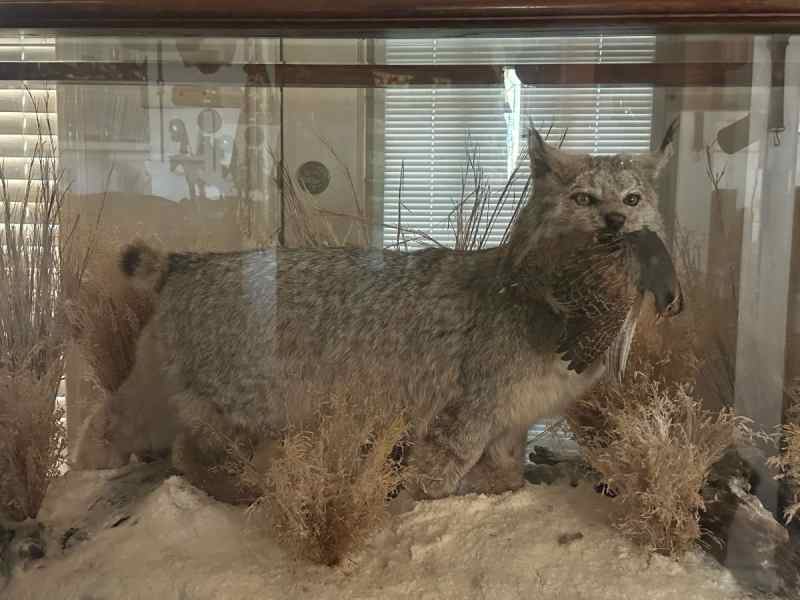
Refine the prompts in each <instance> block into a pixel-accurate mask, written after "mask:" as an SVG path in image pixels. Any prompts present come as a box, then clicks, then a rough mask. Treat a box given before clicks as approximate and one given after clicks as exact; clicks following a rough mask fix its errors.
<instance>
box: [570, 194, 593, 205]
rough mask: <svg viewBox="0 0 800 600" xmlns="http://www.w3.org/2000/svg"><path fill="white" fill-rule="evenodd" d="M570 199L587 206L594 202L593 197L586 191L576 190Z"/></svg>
mask: <svg viewBox="0 0 800 600" xmlns="http://www.w3.org/2000/svg"><path fill="white" fill-rule="evenodd" d="M572 200H573V201H574V202H575V204H577V205H578V206H589V205H591V204H594V197H593V196H590V195H589V194H587V193H586V192H576V193H574V194H572Z"/></svg>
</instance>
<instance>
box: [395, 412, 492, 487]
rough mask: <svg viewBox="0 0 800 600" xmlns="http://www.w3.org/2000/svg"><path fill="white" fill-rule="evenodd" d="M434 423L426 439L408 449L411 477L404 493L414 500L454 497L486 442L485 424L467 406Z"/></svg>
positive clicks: (477, 413) (439, 417) (487, 435)
mask: <svg viewBox="0 0 800 600" xmlns="http://www.w3.org/2000/svg"><path fill="white" fill-rule="evenodd" d="M436 421H438V422H437V424H436V425H435V427H433V428H431V430H430V431H429V432H428V435H427V436H425V438H424V439H422V440H421V441H417V442H414V444H413V445H412V446H411V449H410V458H409V466H410V467H411V468H412V471H411V473H412V476H411V480H410V481H409V482H408V483H407V484H406V489H407V490H408V491H409V492H410V493H411V495H412V497H413V498H414V499H416V500H421V499H426V498H444V497H446V496H451V495H453V494H455V493H456V492H457V491H458V486H459V483H460V482H461V479H462V478H463V477H464V475H466V474H467V473H468V472H469V471H470V470H472V468H473V467H474V466H475V463H477V462H478V459H480V457H481V455H482V454H483V451H484V449H485V447H486V444H487V442H488V438H489V429H488V426H487V422H488V420H487V419H484V418H483V417H481V416H480V412H479V411H477V410H476V411H473V410H470V407H469V406H466V405H465V406H463V407H459V409H458V410H457V412H456V413H455V414H452V413H451V414H447V413H445V414H442V415H439V416H438V417H437V419H436Z"/></svg>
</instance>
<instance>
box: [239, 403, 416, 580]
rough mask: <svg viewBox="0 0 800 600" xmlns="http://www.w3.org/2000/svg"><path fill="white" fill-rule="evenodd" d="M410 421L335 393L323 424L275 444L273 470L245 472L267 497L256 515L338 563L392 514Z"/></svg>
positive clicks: (310, 553)
mask: <svg viewBox="0 0 800 600" xmlns="http://www.w3.org/2000/svg"><path fill="white" fill-rule="evenodd" d="M405 432H406V421H405V419H404V418H403V417H402V416H401V415H396V414H391V413H390V412H387V410H386V409H385V408H384V407H381V406H380V403H378V402H373V401H371V399H369V398H364V399H363V400H361V401H358V400H356V399H355V398H353V397H352V396H351V395H346V394H341V395H337V396H335V397H333V398H332V399H331V400H330V401H329V402H327V403H326V404H325V405H324V406H323V407H322V408H321V410H320V414H319V416H318V421H317V423H314V424H309V425H307V426H293V427H290V428H289V429H288V431H287V432H286V433H285V435H284V436H283V438H282V440H281V441H280V442H276V443H275V444H274V446H275V447H274V448H273V449H272V456H270V460H269V462H268V464H267V466H266V469H265V470H263V469H259V468H258V467H255V466H253V465H252V464H251V465H250V466H249V468H246V469H244V470H243V471H242V474H243V479H244V482H245V484H246V485H247V486H258V487H259V488H260V489H262V490H263V496H262V497H261V498H260V499H259V500H258V501H257V502H256V503H255V504H253V505H252V506H251V508H250V511H251V514H252V515H254V516H256V517H258V518H261V519H264V520H265V522H266V523H267V524H268V526H269V528H270V529H271V530H272V532H273V533H274V535H275V536H276V537H277V538H278V539H279V540H281V541H282V542H283V544H284V545H285V546H286V547H287V548H288V549H289V551H290V552H292V553H294V554H296V555H298V556H300V557H303V558H305V559H308V560H311V561H313V562H316V563H321V564H324V565H329V566H333V565H336V564H338V563H339V562H341V560H342V559H343V558H344V557H345V556H346V555H347V554H348V553H349V552H351V551H352V550H353V549H354V548H356V547H357V546H358V544H360V543H361V542H363V541H364V540H365V539H366V538H367V537H368V536H369V535H370V534H371V533H373V532H374V531H375V530H376V529H378V528H379V527H381V526H382V525H383V524H384V522H385V520H386V518H387V517H388V513H387V508H386V507H387V503H388V502H389V499H390V497H391V495H392V494H393V493H394V492H396V491H397V490H398V488H399V487H400V486H401V484H402V482H403V480H404V477H405V476H406V473H405V472H404V470H403V469H401V468H400V464H399V457H398V448H402V445H403V443H404V439H405Z"/></svg>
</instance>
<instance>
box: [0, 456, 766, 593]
mask: <svg viewBox="0 0 800 600" xmlns="http://www.w3.org/2000/svg"><path fill="white" fill-rule="evenodd" d="M154 469H157V468H156V467H153V466H147V465H145V466H140V467H136V468H132V469H127V470H124V471H122V472H120V473H117V474H114V475H109V474H108V473H104V474H101V473H68V474H67V475H66V476H65V477H64V478H63V479H62V480H61V481H59V482H58V485H56V486H54V488H53V490H52V493H51V495H50V496H49V497H48V500H47V503H46V505H45V508H44V510H43V512H42V521H44V523H45V526H46V527H47V531H48V548H47V557H46V558H44V559H42V560H39V561H35V562H32V563H30V564H28V565H27V566H25V568H18V570H17V572H16V573H15V575H14V576H13V578H12V580H11V584H10V586H9V587H8V588H7V589H6V590H5V591H4V592H0V596H2V597H4V598H11V599H14V600H16V599H20V600H27V599H31V600H33V599H39V598H54V599H65V600H70V599H75V600H90V599H92V600H93V599H103V600H117V599H120V600H121V599H129V598H130V599H134V598H159V599H161V598H163V599H172V598H175V599H180V600H205V599H208V600H211V599H214V600H219V599H236V600H247V599H251V598H252V599H254V600H255V599H258V600H265V599H282V598H287V599H288V598H300V599H305V598H307V599H312V598H313V599H315V600H334V599H336V600H339V599H342V598H354V599H355V598H364V599H366V598H376V599H378V598H380V599H381V600H394V599H398V600H399V599H401V598H402V599H406V598H419V599H423V600H424V599H454V600H455V599H459V600H465V599H472V598H475V599H484V598H491V599H496V600H503V599H517V598H536V599H537V600H549V599H553V600H580V599H584V598H585V599H587V600H588V599H592V600H603V599H609V600H610V599H614V600H624V599H630V600H642V599H644V598H647V599H648V600H660V599H664V600H668V599H670V600H671V599H675V600H678V599H680V600H684V599H690V600H691V599H697V600H723V599H724V600H733V599H737V600H738V599H744V598H749V597H751V596H749V595H748V594H745V593H744V592H742V591H741V590H740V589H739V588H738V586H737V585H736V583H735V582H734V580H733V578H732V577H731V576H730V574H729V573H728V572H727V571H725V570H723V569H721V568H719V567H718V566H716V563H713V561H711V559H708V558H706V557H705V556H703V555H701V554H700V553H696V554H692V555H690V556H688V557H687V558H686V559H684V560H683V561H681V562H675V561H673V560H670V559H667V558H663V557H655V556H648V555H647V554H645V553H644V552H642V551H641V550H640V549H638V548H636V547H635V546H633V545H632V544H630V543H628V542H626V541H625V540H623V539H622V538H621V537H620V536H619V535H618V534H617V533H616V532H615V531H614V530H613V529H612V528H611V527H610V526H609V516H608V510H609V503H611V502H613V500H610V499H607V498H604V497H602V496H599V495H597V494H595V493H593V492H592V490H591V488H590V487H589V486H580V487H577V488H572V487H569V486H552V487H546V486H528V487H525V488H523V489H522V490H520V491H518V492H514V493H509V494H504V495H501V496H491V497H489V496H466V497H460V498H449V499H445V500H437V501H432V502H421V503H418V504H417V505H416V506H415V507H414V508H413V510H411V511H410V512H407V513H405V514H402V515H398V516H395V517H393V518H392V520H391V521H390V524H389V526H388V527H387V528H386V529H385V530H384V531H382V532H380V533H379V534H378V535H376V536H374V537H373V538H372V539H371V540H370V542H369V543H368V544H367V546H366V547H365V548H363V549H362V550H361V551H360V552H358V553H356V554H355V555H353V556H352V557H351V558H350V560H346V561H345V562H344V564H343V565H342V566H340V567H338V568H335V569H329V568H327V567H322V566H316V565H310V564H307V563H304V562H301V561H297V560H294V559H292V558H290V557H289V556H287V555H286V553H285V552H284V551H283V550H282V549H281V548H280V547H279V546H277V545H276V544H275V543H274V542H273V541H272V540H270V539H269V537H268V535H267V534H266V533H265V532H264V531H263V530H262V529H260V528H259V527H258V526H257V525H256V524H255V523H252V522H248V519H247V516H246V514H245V511H244V510H242V509H239V508H234V507H231V506H227V505H224V504H220V503H218V502H216V501H214V500H212V499H210V498H209V497H208V496H206V495H205V494H203V493H202V492H200V491H199V490H197V489H195V488H193V487H192V486H191V485H189V484H188V483H187V482H186V481H184V480H183V479H181V478H179V477H175V476H172V477H167V478H166V479H164V474H163V473H159V472H158V471H157V470H155V471H154ZM70 532H71V533H70ZM76 532H80V535H75V534H76Z"/></svg>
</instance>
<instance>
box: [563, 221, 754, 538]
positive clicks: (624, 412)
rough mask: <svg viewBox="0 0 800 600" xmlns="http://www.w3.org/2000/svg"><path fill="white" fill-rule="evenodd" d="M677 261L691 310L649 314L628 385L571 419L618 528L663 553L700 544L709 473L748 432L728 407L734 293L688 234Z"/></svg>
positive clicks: (590, 402) (589, 402)
mask: <svg viewBox="0 0 800 600" xmlns="http://www.w3.org/2000/svg"><path fill="white" fill-rule="evenodd" d="M674 257H675V263H676V268H677V270H678V271H679V276H680V278H681V282H682V284H683V291H684V294H685V296H686V298H687V303H686V304H687V310H686V312H685V313H684V314H682V315H680V316H679V317H678V318H676V319H671V320H669V321H666V322H664V321H661V322H656V320H655V319H654V318H653V314H652V311H649V310H646V311H645V314H644V317H643V319H642V320H641V321H640V323H639V326H638V327H637V332H636V337H635V339H634V341H633V347H632V349H631V359H630V361H629V364H628V369H627V374H626V377H625V379H624V381H623V383H622V385H621V386H617V385H615V384H614V383H611V382H609V383H603V384H602V385H599V386H597V387H596V388H595V389H594V390H593V391H592V392H591V393H590V394H589V395H588V396H587V397H586V398H585V399H584V400H583V401H581V402H579V403H578V404H577V405H575V406H573V407H572V408H571V410H570V411H569V412H568V414H567V422H568V424H569V426H570V429H571V430H572V432H573V433H574V435H575V438H576V440H577V442H578V444H579V445H580V447H581V450H582V452H583V454H584V457H585V459H586V461H587V462H588V463H589V464H590V465H591V467H592V468H593V469H594V470H595V471H597V472H598V473H599V474H600V475H601V476H602V477H603V481H604V482H605V483H607V484H608V485H609V486H610V487H611V488H612V489H613V490H614V491H615V492H616V493H617V494H618V496H619V501H620V502H619V504H620V505H621V507H623V508H622V510H623V511H624V514H621V515H620V516H619V518H618V521H617V527H618V528H619V530H620V531H621V532H622V533H624V534H626V535H627V536H629V537H631V538H633V539H635V540H636V541H637V542H639V543H641V544H643V545H645V546H646V547H648V548H650V549H653V550H656V551H658V552H662V553H665V554H681V553H682V552H684V551H685V550H686V549H687V548H689V547H690V546H691V545H692V544H693V543H695V542H696V541H698V540H699V539H700V537H701V534H702V532H701V530H700V525H699V522H700V513H701V512H702V511H703V509H704V506H703V501H702V496H701V490H702V488H703V485H704V484H705V483H706V479H707V477H708V475H709V472H710V469H711V467H712V466H713V465H714V464H715V463H716V462H717V461H718V460H719V459H720V458H721V457H722V455H723V453H724V452H725V450H726V449H727V448H729V447H731V446H733V445H735V444H736V443H737V441H743V440H744V439H745V438H746V439H749V437H747V436H749V435H750V432H749V425H748V422H747V421H746V420H744V419H741V418H739V417H736V416H734V414H733V412H732V411H731V410H730V406H731V405H732V404H733V390H734V375H735V355H736V331H735V325H736V306H735V295H733V297H732V298H729V299H728V300H727V301H724V300H721V299H720V298H719V297H717V296H716V294H713V293H712V292H711V291H710V288H709V282H708V278H707V275H706V273H705V270H704V269H703V268H702V266H701V262H700V252H699V246H698V244H697V243H696V240H694V239H693V238H692V236H690V235H688V234H685V233H681V232H679V233H678V235H677V241H676V247H675V249H674Z"/></svg>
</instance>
